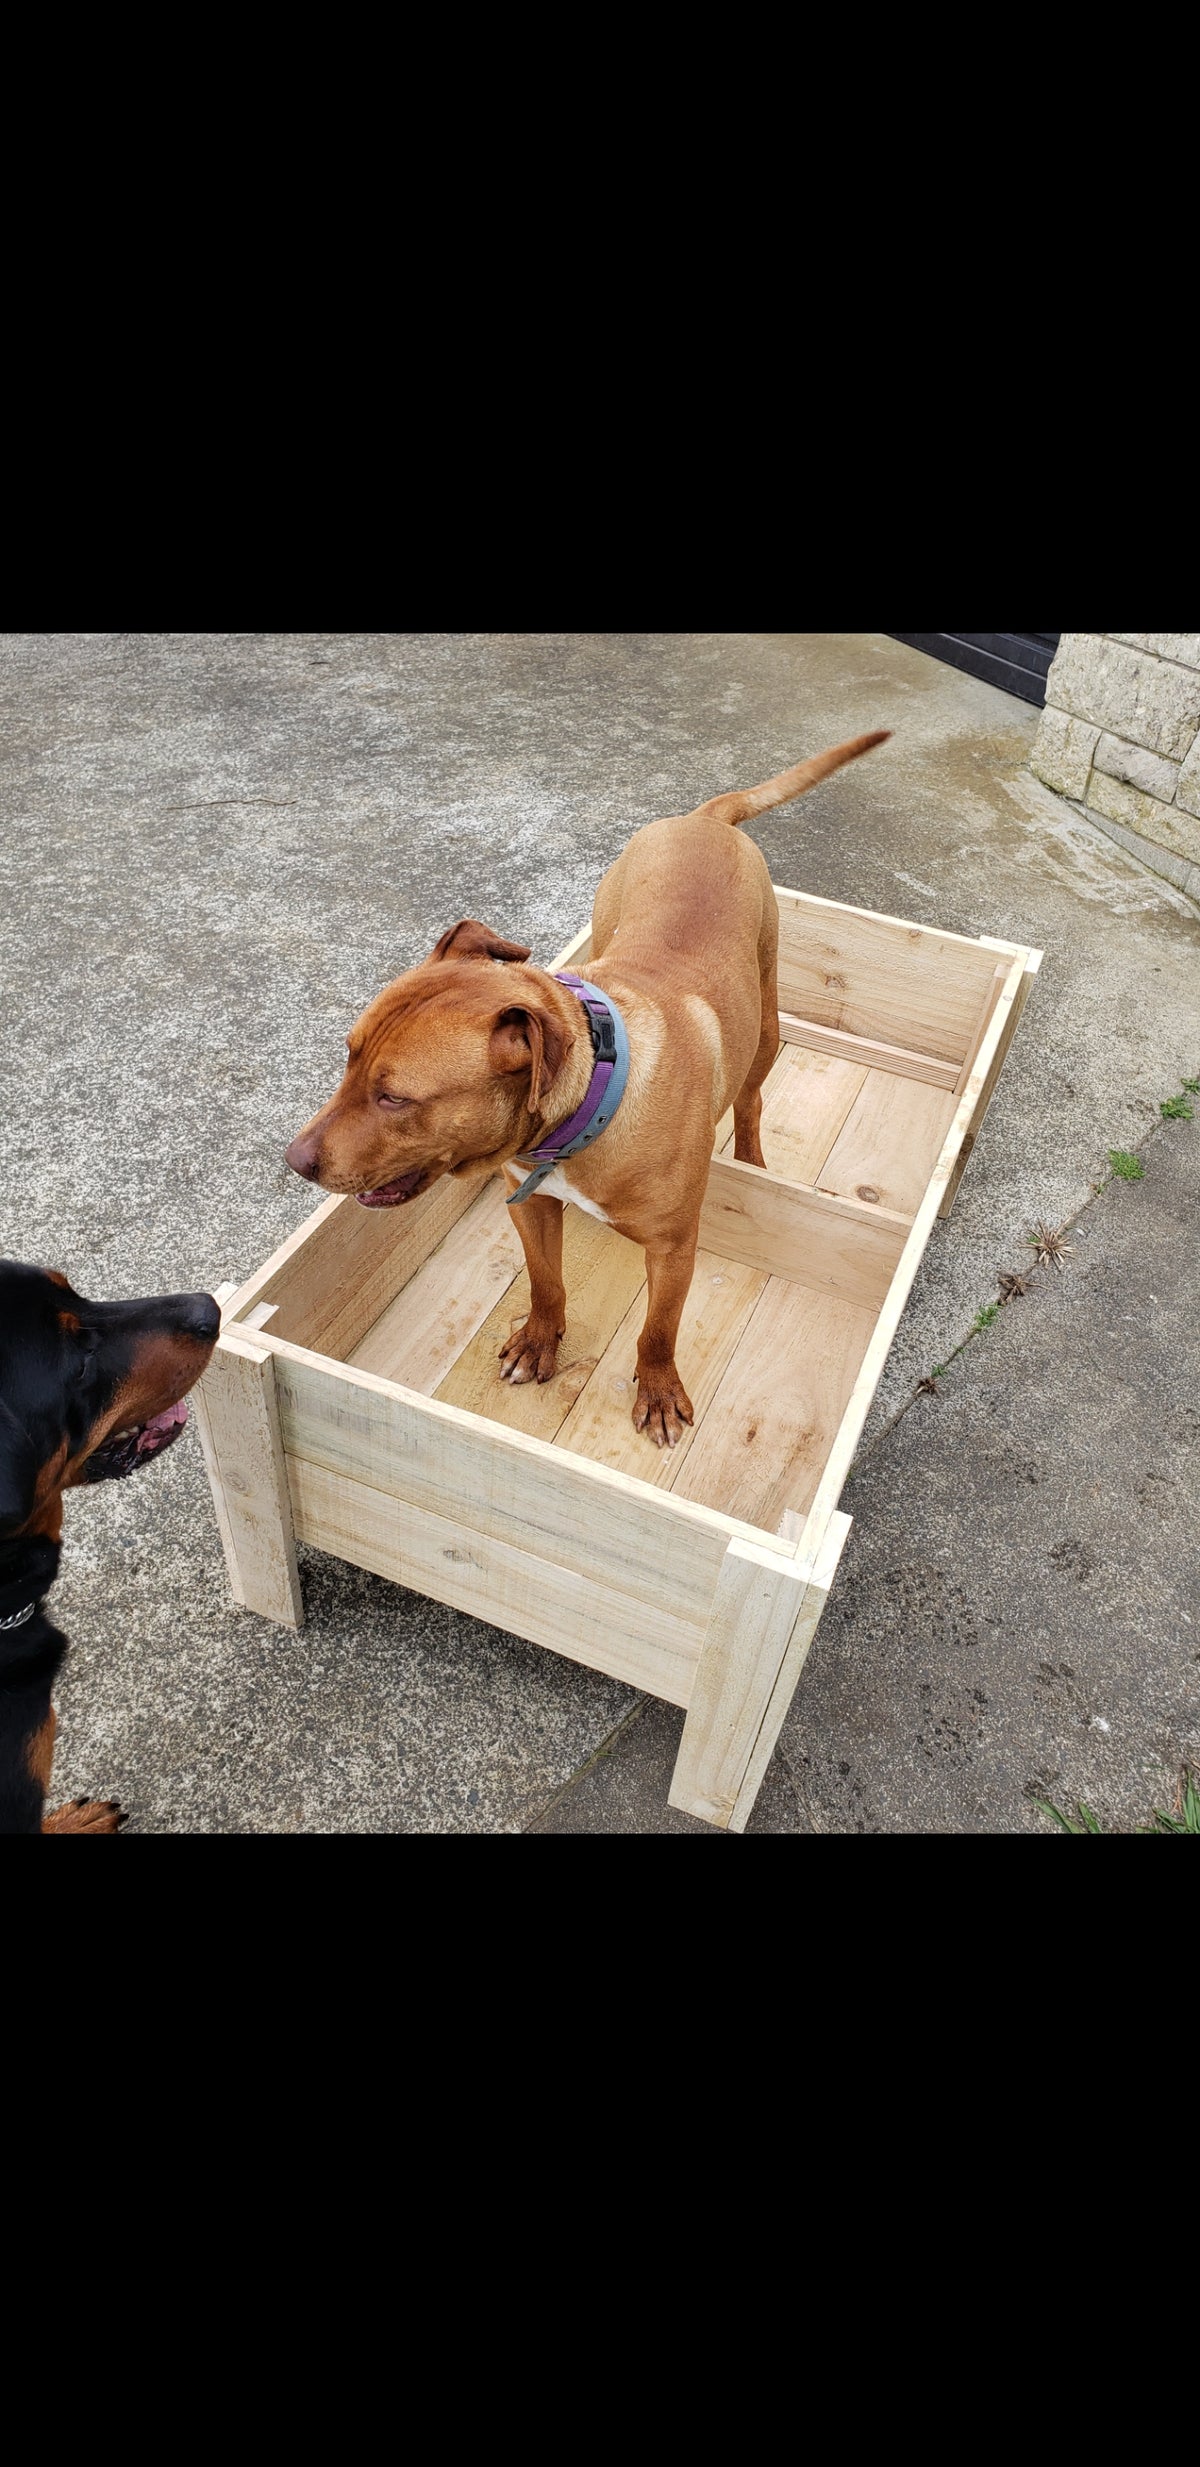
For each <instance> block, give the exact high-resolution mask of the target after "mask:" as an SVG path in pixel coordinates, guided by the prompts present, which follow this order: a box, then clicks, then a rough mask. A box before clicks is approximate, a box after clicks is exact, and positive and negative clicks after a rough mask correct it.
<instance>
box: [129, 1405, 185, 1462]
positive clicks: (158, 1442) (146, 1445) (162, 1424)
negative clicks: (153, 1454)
mask: <svg viewBox="0 0 1200 2467" xmlns="http://www.w3.org/2000/svg"><path fill="white" fill-rule="evenodd" d="M187 1418H188V1409H187V1403H186V1400H185V1399H184V1398H183V1397H182V1396H181V1397H179V1398H178V1399H177V1400H176V1402H175V1404H173V1405H168V1406H167V1408H166V1411H165V1413H156V1414H154V1415H152V1417H151V1419H150V1421H149V1422H143V1424H142V1427H141V1429H140V1431H139V1432H138V1438H137V1444H138V1455H139V1456H143V1455H145V1454H146V1453H147V1451H148V1450H150V1449H153V1448H160V1447H161V1446H162V1443H163V1441H164V1439H169V1438H171V1437H172V1435H173V1433H174V1432H175V1431H177V1430H182V1428H183V1425H184V1423H185V1422H186V1420H187Z"/></svg>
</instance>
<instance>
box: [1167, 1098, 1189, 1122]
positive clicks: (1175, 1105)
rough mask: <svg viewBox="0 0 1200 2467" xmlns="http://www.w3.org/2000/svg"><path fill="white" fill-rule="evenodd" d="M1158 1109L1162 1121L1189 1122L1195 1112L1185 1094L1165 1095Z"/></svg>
mask: <svg viewBox="0 0 1200 2467" xmlns="http://www.w3.org/2000/svg"><path fill="white" fill-rule="evenodd" d="M1158 1110H1159V1112H1160V1114H1161V1115H1162V1118H1163V1121H1164V1122H1191V1121H1192V1120H1193V1119H1194V1114H1195V1108H1194V1106H1191V1105H1189V1104H1188V1101H1187V1098H1186V1097H1185V1096H1165V1097H1164V1098H1163V1100H1162V1103H1161V1105H1160V1106H1159V1109H1158Z"/></svg>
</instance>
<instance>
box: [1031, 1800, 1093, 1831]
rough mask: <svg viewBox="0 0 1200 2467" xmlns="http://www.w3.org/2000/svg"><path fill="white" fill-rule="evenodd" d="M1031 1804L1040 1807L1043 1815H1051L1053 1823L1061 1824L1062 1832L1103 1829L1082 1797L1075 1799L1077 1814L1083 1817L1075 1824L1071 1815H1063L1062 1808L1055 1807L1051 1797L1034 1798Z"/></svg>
mask: <svg viewBox="0 0 1200 2467" xmlns="http://www.w3.org/2000/svg"><path fill="white" fill-rule="evenodd" d="M1033 1804H1034V1806H1035V1807H1040V1808H1041V1810H1042V1814H1043V1815H1044V1816H1053V1818H1054V1821H1055V1824H1056V1825H1061V1826H1062V1829H1063V1832H1064V1833H1102V1832H1103V1831H1104V1827H1103V1825H1102V1824H1101V1823H1100V1821H1099V1819H1098V1817H1095V1816H1093V1814H1092V1811H1091V1809H1090V1807H1087V1806H1086V1805H1085V1803H1084V1801H1083V1800H1082V1799H1078V1800H1077V1801H1076V1806H1077V1808H1078V1810H1079V1814H1080V1816H1081V1817H1082V1819H1083V1822H1082V1823H1081V1824H1076V1822H1075V1819H1074V1817H1073V1816H1064V1814H1063V1812H1062V1809H1061V1808H1060V1807H1055V1804H1054V1801H1053V1799H1035V1800H1034V1802H1033Z"/></svg>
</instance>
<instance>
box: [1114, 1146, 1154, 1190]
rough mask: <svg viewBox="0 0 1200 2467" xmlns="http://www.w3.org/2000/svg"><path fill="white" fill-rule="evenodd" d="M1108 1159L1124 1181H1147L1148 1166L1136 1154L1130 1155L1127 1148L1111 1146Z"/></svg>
mask: <svg viewBox="0 0 1200 2467" xmlns="http://www.w3.org/2000/svg"><path fill="white" fill-rule="evenodd" d="M1108 1161H1109V1164H1110V1165H1111V1166H1112V1169H1113V1172H1114V1173H1115V1174H1119V1175H1120V1177H1121V1180H1122V1182H1144V1181H1145V1179H1146V1168H1145V1166H1144V1165H1143V1164H1142V1162H1141V1159H1140V1158H1139V1157H1136V1156H1130V1155H1129V1153H1128V1151H1127V1150H1126V1149H1125V1148H1110V1149H1109V1151H1108Z"/></svg>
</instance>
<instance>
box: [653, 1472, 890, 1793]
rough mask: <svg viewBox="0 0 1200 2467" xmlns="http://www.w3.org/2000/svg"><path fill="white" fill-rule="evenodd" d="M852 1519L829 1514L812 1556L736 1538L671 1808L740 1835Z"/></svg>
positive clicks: (699, 1671) (704, 1652) (712, 1618)
mask: <svg viewBox="0 0 1200 2467" xmlns="http://www.w3.org/2000/svg"><path fill="white" fill-rule="evenodd" d="M849 1531H850V1518H849V1517H848V1516H845V1515H843V1514H842V1511H841V1510H840V1508H835V1509H834V1510H833V1513H832V1514H831V1516H830V1518H829V1522H828V1524H827V1525H826V1527H825V1531H824V1533H823V1535H822V1537H821V1540H820V1543H819V1545H818V1546H817V1548H816V1549H815V1551H813V1552H811V1553H806V1552H803V1551H800V1552H796V1553H794V1554H792V1555H790V1556H789V1555H787V1554H785V1553H784V1552H782V1551H774V1550H771V1549H770V1548H769V1547H768V1546H767V1545H766V1544H760V1543H757V1542H743V1541H740V1540H737V1539H735V1540H733V1541H732V1542H731V1543H730V1544H729V1548H728V1549H727V1551H726V1553H725V1557H724V1559H723V1561H722V1563H721V1573H720V1576H719V1577H718V1579H717V1590H716V1593H715V1595H714V1597H713V1606H712V1611H711V1613H710V1615H709V1622H708V1629H707V1633H706V1635H705V1639H704V1643H703V1645H702V1646H701V1649H700V1659H699V1662H698V1664H697V1666H696V1678H695V1683H694V1686H693V1688H692V1694H691V1701H690V1703H689V1705H688V1714H687V1720H686V1722H685V1723H684V1726H683V1737H682V1739H681V1740H680V1743H679V1754H678V1756H677V1758H676V1760H675V1771H674V1775H673V1777H672V1781H671V1788H670V1791H669V1793H668V1798H669V1801H670V1805H671V1806H672V1807H679V1808H684V1809H686V1811H687V1813H688V1814H689V1815H690V1816H703V1817H704V1818H705V1819H706V1820H707V1822H708V1823H709V1824H710V1825H720V1826H723V1827H725V1828H727V1829H728V1831H730V1832H731V1833H741V1832H743V1831H744V1830H745V1825H746V1820H747V1818H748V1816H749V1814H750V1810H751V1808H752V1807H753V1805H754V1802H755V1800H756V1798H757V1797H758V1792H759V1787H760V1784H761V1782H762V1778H763V1775H764V1773H765V1772H766V1769H767V1765H768V1763H769V1761H770V1757H771V1752H772V1749H773V1748H774V1745H775V1742H776V1740H777V1738H778V1737H779V1733H780V1730H781V1729H782V1727H783V1718H784V1715H785V1713H786V1712H787V1709H788V1706H789V1705H790V1703H791V1701H792V1696H793V1693H794V1691H795V1686H796V1681H797V1680H798V1678H799V1676H800V1673H801V1670H802V1669H803V1667H804V1661H805V1657H806V1655H807V1653H808V1648H809V1646H810V1645H811V1643H812V1640H813V1636H814V1634H815V1633H816V1626H817V1621H818V1620H819V1618H820V1616H821V1613H822V1611H823V1610H824V1608H825V1603H826V1601H827V1599H828V1596H829V1590H830V1587H831V1585H832V1583H833V1580H834V1577H835V1575H836V1573H837V1565H838V1561H839V1559H840V1558H841V1555H842V1546H843V1544H844V1542H845V1539H846V1535H847V1534H848V1533H849Z"/></svg>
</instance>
